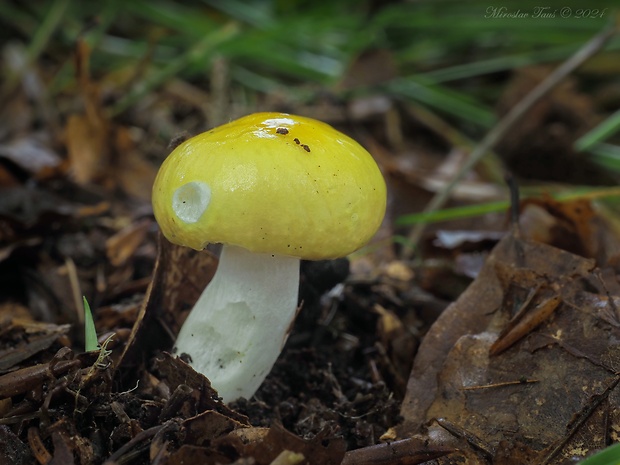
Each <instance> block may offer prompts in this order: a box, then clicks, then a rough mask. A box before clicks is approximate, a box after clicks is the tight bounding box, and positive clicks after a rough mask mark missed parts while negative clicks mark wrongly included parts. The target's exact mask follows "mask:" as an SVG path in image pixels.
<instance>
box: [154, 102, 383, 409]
mask: <svg viewBox="0 0 620 465" xmlns="http://www.w3.org/2000/svg"><path fill="white" fill-rule="evenodd" d="M385 205H386V187H385V182H384V180H383V177H382V175H381V173H380V171H379V169H378V167H377V165H376V163H375V161H374V160H373V158H372V156H371V155H370V154H369V153H368V152H367V151H366V150H365V149H364V148H362V147H361V146H360V145H359V144H358V143H357V142H355V141H354V140H353V139H351V138H349V137H347V136H346V135H344V134H342V133H340V132H338V131H337V130H335V129H334V128H332V127H331V126H329V125H327V124H325V123H322V122H320V121H317V120H314V119H310V118H305V117H301V116H293V115H288V114H283V113H257V114H253V115H249V116H245V117H243V118H240V119H238V120H236V121H232V122H230V123H228V124H225V125H223V126H220V127H217V128H215V129H212V130H210V131H208V132H205V133H202V134H200V135H197V136H195V137H193V138H191V139H189V140H187V141H185V142H184V143H182V144H181V145H179V146H178V147H176V148H175V149H174V151H173V152H172V153H171V154H170V155H169V156H168V158H167V159H166V160H165V161H164V163H163V164H162V166H161V168H160V170H159V172H158V174H157V178H156V180H155V184H154V186H153V209H154V213H155V218H156V219H157V222H158V223H159V226H160V228H161V231H162V232H163V234H164V236H165V237H166V238H167V239H168V240H170V241H171V242H174V243H176V244H179V245H184V246H189V247H192V248H194V249H196V250H202V249H204V248H205V247H206V246H207V244H208V243H221V244H223V247H222V251H221V255H220V260H219V264H218V268H217V271H216V273H215V276H214V277H213V279H212V281H211V282H210V283H209V285H208V286H207V287H206V289H205V290H204V292H203V294H202V295H201V297H200V298H199V299H198V301H197V302H196V304H195V306H194V308H193V309H192V311H191V313H190V314H189V316H188V317H187V320H186V321H185V323H184V324H183V326H182V328H181V331H180V332H179V335H178V337H177V340H176V344H175V349H176V353H179V354H181V353H186V354H187V355H189V358H190V364H191V365H192V367H193V368H194V369H195V370H196V371H199V372H201V373H203V374H204V375H205V376H206V377H207V378H209V380H210V381H211V384H212V385H213V387H214V388H215V389H216V390H217V391H218V394H219V395H220V396H221V397H222V399H223V400H224V401H225V402H230V401H233V400H236V399H238V398H239V397H245V398H250V397H251V396H252V395H254V393H255V392H256V390H257V389H258V387H259V386H260V384H261V383H262V382H263V380H264V378H265V377H266V376H267V374H268V373H269V371H270V370H271V368H272V367H273V364H274V363H275V361H276V359H277V358H278V355H279V354H280V352H281V350H282V347H283V345H284V343H285V341H286V338H287V335H288V331H289V328H290V327H291V324H292V322H293V320H294V318H295V315H296V311H297V298H298V288H299V261H300V259H307V260H323V259H333V258H338V257H343V256H346V255H348V254H350V253H351V252H353V251H355V250H357V249H359V248H360V247H362V246H363V245H364V244H366V243H367V242H368V240H370V238H371V237H372V236H373V235H374V234H375V232H376V231H377V229H378V228H379V225H380V224H381V221H382V219H383V216H384V213H385Z"/></svg>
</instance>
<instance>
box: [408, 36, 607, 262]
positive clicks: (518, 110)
mask: <svg viewBox="0 0 620 465" xmlns="http://www.w3.org/2000/svg"><path fill="white" fill-rule="evenodd" d="M618 29H619V27H618V26H616V25H611V26H607V27H606V28H605V29H603V31H601V32H600V33H598V34H597V35H596V36H594V37H593V38H592V39H591V40H590V41H589V42H587V43H586V44H585V45H584V46H583V47H581V48H580V49H579V50H577V52H575V54H574V55H573V56H571V57H570V58H569V59H568V60H566V61H565V62H564V63H562V65H560V66H559V67H558V68H556V69H555V71H553V72H552V73H551V74H550V75H549V76H547V78H546V79H545V80H544V81H542V82H541V83H540V84H538V85H537V86H536V87H535V88H534V89H532V91H531V92H530V93H529V94H527V95H526V96H525V98H523V100H521V101H520V102H519V103H517V104H516V105H515V106H514V107H513V108H512V110H510V111H509V112H508V114H506V116H504V117H503V118H502V119H501V120H500V121H499V122H498V123H497V124H496V125H495V127H494V128H493V129H491V130H490V131H489V132H488V133H487V135H486V136H485V137H484V139H482V141H481V142H480V143H479V144H478V145H477V146H476V148H475V149H474V150H473V151H472V152H471V153H470V154H469V157H468V159H467V161H466V162H465V163H464V164H463V166H462V168H461V169H460V170H459V172H458V173H456V175H455V176H454V177H453V178H452V180H450V182H449V183H448V184H447V185H446V186H445V187H444V188H443V189H442V190H441V192H438V193H437V194H436V195H435V196H434V197H433V198H432V199H431V201H430V202H429V203H428V205H427V206H426V208H425V209H424V212H427V213H428V212H432V211H435V210H437V209H439V208H441V207H442V206H443V205H444V204H445V203H446V201H447V200H448V197H449V195H450V193H451V192H452V189H453V188H454V186H456V184H457V183H458V182H459V181H460V180H461V178H462V177H463V176H464V175H465V174H466V173H467V172H469V170H470V169H471V168H472V167H473V166H474V165H475V164H476V163H478V161H480V159H481V158H482V157H483V156H484V155H485V154H486V153H487V152H488V151H489V150H491V149H492V148H493V147H495V145H496V144H497V143H498V142H499V141H500V140H501V139H502V138H503V137H504V136H505V135H506V134H507V133H508V131H509V130H510V129H511V128H512V126H513V125H514V124H515V123H517V122H518V121H519V120H520V119H521V118H522V117H523V116H525V114H526V113H527V112H528V111H529V110H530V109H531V108H532V107H533V106H534V104H536V102H538V101H539V100H540V99H541V98H542V97H544V96H545V95H546V94H547V93H548V92H549V91H551V90H552V89H553V88H554V87H555V86H556V85H558V84H559V83H560V82H561V81H562V80H563V79H564V78H566V77H567V76H568V75H569V74H571V73H572V72H573V71H575V70H576V69H577V68H578V67H579V66H581V65H582V64H583V63H584V62H585V61H586V60H588V59H589V58H591V57H592V56H594V55H595V54H596V53H597V52H598V51H599V50H601V49H602V48H603V47H604V46H605V44H606V43H607V42H608V41H609V39H611V38H612V37H613V36H614V34H616V33H617V32H618ZM424 228H425V224H424V223H420V224H417V225H416V226H414V228H413V229H412V230H411V232H410V234H409V236H408V242H409V244H413V245H410V246H405V247H403V251H402V256H403V258H410V257H411V256H412V255H413V252H414V250H415V244H417V242H418V241H419V240H420V237H421V236H422V233H423V232H424Z"/></svg>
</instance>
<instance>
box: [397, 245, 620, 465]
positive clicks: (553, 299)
mask: <svg viewBox="0 0 620 465" xmlns="http://www.w3.org/2000/svg"><path fill="white" fill-rule="evenodd" d="M603 276H609V275H608V274H607V275H605V274H603V273H601V272H600V271H599V270H598V269H596V268H595V267H594V261H593V260H591V259H584V258H582V257H579V256H576V255H573V254H571V253H569V252H566V251H563V250H560V249H557V248H554V247H550V246H548V245H545V244H539V243H532V242H528V241H524V240H521V239H519V238H518V237H517V236H516V235H515V234H509V235H508V236H507V237H505V238H504V239H502V241H500V243H499V244H498V245H497V246H496V247H495V249H494V250H493V252H492V253H491V255H490V256H489V259H488V260H487V263H486V264H485V266H484V267H483V269H482V270H481V272H480V274H479V276H478V278H477V279H476V280H475V281H474V283H473V284H472V285H471V286H470V287H469V288H468V289H467V291H466V292H465V293H464V294H463V295H462V296H461V297H460V298H459V299H458V300H457V301H456V302H455V303H453V304H452V305H450V306H449V307H448V308H447V309H446V311H445V312H444V313H443V314H442V315H441V316H440V317H439V318H438V320H437V321H436V322H435V324H434V325H433V326H432V327H431V329H430V330H429V332H428V334H427V335H426V337H425V339H424V340H423V341H422V344H421V346H420V349H419V351H418V355H417V356H416V359H415V361H414V367H413V369H412V372H411V377H410V379H409V384H408V387H407V394H406V397H405V399H404V402H403V406H402V410H401V413H402V415H403V417H404V418H405V420H404V423H403V425H402V426H401V427H400V428H399V429H398V432H399V435H400V437H407V436H410V435H412V434H436V433H437V431H438V430H442V429H443V430H445V431H447V432H448V433H449V434H450V435H452V436H454V437H455V438H456V439H457V440H458V441H461V442H462V443H463V444H464V447H463V448H461V451H460V452H458V453H456V455H454V456H452V455H451V456H450V458H440V459H437V461H436V463H437V464H449V463H450V464H451V463H465V464H478V463H485V462H486V461H493V463H498V462H497V461H494V460H495V459H496V458H497V460H501V462H500V463H503V464H517V463H520V462H519V461H518V460H517V459H515V457H512V458H511V457H509V456H507V455H506V454H505V453H500V451H501V447H502V444H507V443H510V444H513V445H515V447H518V449H519V454H518V456H519V457H528V459H529V460H533V463H546V464H561V463H566V461H567V460H574V459H576V458H581V457H583V456H584V455H585V454H588V453H590V452H591V451H593V450H597V449H600V448H602V447H604V446H605V444H606V443H605V441H604V440H602V438H606V437H609V436H610V435H612V434H613V431H614V429H613V428H615V426H613V425H615V424H617V423H616V422H617V421H618V420H619V418H618V412H619V411H620V392H619V390H618V389H617V385H618V383H619V382H620V378H619V377H618V375H617V373H618V372H619V371H620V344H619V343H618V342H617V341H618V340H620V318H619V317H620V314H619V313H618V311H617V309H618V307H619V305H620V297H619V296H609V295H608V293H607V292H606V291H605V290H606V289H610V288H613V286H612V285H607V284H605V282H604V281H603V279H604V278H603ZM612 279H615V277H612ZM536 289H538V291H537V290H536ZM597 290H598V292H599V293H597ZM537 312H538V313H537ZM530 315H535V316H534V317H532V316H530ZM528 318H534V320H530V321H528ZM520 324H523V325H524V326H520ZM506 328H511V329H509V330H508V332H505V331H506ZM502 331H504V336H503V337H504V338H506V337H507V335H510V334H511V332H513V331H516V332H517V334H518V337H515V338H512V337H511V338H512V340H511V341H509V342H510V343H509V344H507V343H502V344H503V346H502V347H501V350H498V349H497V347H498V346H497V345H496V344H498V342H497V341H498V340H499V341H501V339H498V338H499V337H500V335H501V334H502ZM494 347H495V349H494ZM494 353H495V355H494ZM521 463H522V462H521Z"/></svg>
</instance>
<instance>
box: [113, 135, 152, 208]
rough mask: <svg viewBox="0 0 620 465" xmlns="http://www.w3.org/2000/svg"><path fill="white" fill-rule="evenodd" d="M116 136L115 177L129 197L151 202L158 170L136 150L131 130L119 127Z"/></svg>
mask: <svg viewBox="0 0 620 465" xmlns="http://www.w3.org/2000/svg"><path fill="white" fill-rule="evenodd" d="M115 136H116V137H115V141H114V150H115V152H116V154H117V156H116V158H115V160H114V166H113V171H114V174H113V176H114V177H115V178H116V179H117V180H118V183H119V185H120V187H121V188H122V189H123V191H124V192H126V193H127V194H128V195H130V196H133V197H137V198H140V199H143V200H150V199H151V191H152V190H153V182H154V181H155V176H156V175H157V168H155V166H153V163H151V162H149V161H147V160H146V159H145V158H144V157H143V156H142V154H141V153H140V152H139V151H138V150H137V149H136V147H135V145H134V142H133V140H132V138H131V136H130V134H129V129H127V128H124V127H118V128H116V134H115Z"/></svg>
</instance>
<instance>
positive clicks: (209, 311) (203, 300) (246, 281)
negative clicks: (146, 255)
mask: <svg viewBox="0 0 620 465" xmlns="http://www.w3.org/2000/svg"><path fill="white" fill-rule="evenodd" d="M298 288H299V259H298V258H292V257H284V256H278V255H267V254H257V253H252V252H249V251H248V250H246V249H242V248H240V247H233V246H224V248H223V249H222V253H221V256H220V262H219V265H218V268H217V271H216V273H215V276H214V277H213V280H212V281H211V283H210V284H209V285H208V286H207V288H206V289H205V290H204V292H203V293H202V295H201V296H200V298H199V299H198V301H197V302H196V305H195V306H194V308H193V310H192V311H191V313H190V314H189V316H188V317H187V320H186V321H185V323H184V324H183V327H182V328H181V331H180V333H179V336H178V338H177V341H176V353H177V354H182V353H186V354H188V355H189V356H190V357H191V365H192V367H193V368H194V369H195V370H196V371H199V372H200V373H202V374H204V375H205V376H206V377H207V378H209V380H210V381H211V384H212V385H213V387H214V388H215V389H216V390H217V391H218V394H219V395H220V396H221V397H222V398H223V400H224V402H231V401H233V400H235V399H238V398H240V397H245V398H250V397H252V396H253V395H254V393H255V392H256V390H257V389H258V387H259V386H260V384H261V383H262V382H263V380H264V379H265V377H266V376H267V374H268V373H269V372H270V371H271V368H272V366H273V364H274V363H275V361H276V359H277V358H278V355H279V354H280V352H281V350H282V347H283V346H284V343H285V342H286V338H287V336H288V331H289V328H290V326H291V324H292V322H293V320H294V319H295V313H296V309H297V294H298Z"/></svg>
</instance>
